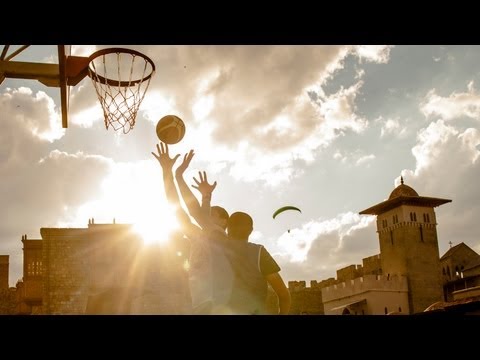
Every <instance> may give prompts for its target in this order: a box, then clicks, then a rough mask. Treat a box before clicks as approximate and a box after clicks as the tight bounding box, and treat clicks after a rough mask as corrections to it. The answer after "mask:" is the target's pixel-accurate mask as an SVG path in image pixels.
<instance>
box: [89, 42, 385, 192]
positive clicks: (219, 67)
mask: <svg viewBox="0 0 480 360" xmlns="http://www.w3.org/2000/svg"><path fill="white" fill-rule="evenodd" d="M146 49H147V48H145V49H144V50H146ZM352 49H353V48H352V47H348V46H343V47H342V46H212V47H196V46H188V47H185V46H176V47H169V46H166V47H161V48H157V47H149V48H148V51H149V52H150V53H148V55H149V56H151V57H153V58H155V61H156V64H157V68H158V71H157V74H156V76H155V78H154V79H153V80H152V84H151V87H150V89H149V92H148V93H147V96H146V98H145V100H144V103H143V104H142V107H141V109H142V110H141V113H142V116H145V117H146V118H147V119H148V120H150V121H152V122H155V121H157V120H158V119H159V118H160V117H161V116H162V115H164V114H165V113H175V114H177V115H179V116H180V117H181V118H182V119H183V120H184V121H185V124H186V126H187V134H186V137H185V139H184V140H183V141H182V145H183V146H184V147H186V148H187V147H191V148H196V149H201V152H200V151H199V157H198V158H199V159H205V161H206V162H208V167H209V169H225V168H226V167H227V168H228V169H229V172H230V175H232V176H233V177H235V178H236V179H239V180H243V181H248V182H251V181H258V180H261V181H265V182H266V183H267V184H269V185H271V186H276V185H279V184H281V183H284V182H285V181H289V180H291V179H292V178H293V177H296V176H298V175H300V174H301V172H299V171H296V170H294V169H293V163H294V161H295V160H302V161H304V162H306V163H310V162H312V161H313V160H314V159H315V154H316V152H317V151H318V150H319V149H321V148H324V147H327V146H329V145H330V144H331V143H332V141H333V140H334V139H335V138H337V137H338V136H342V135H343V134H344V133H345V131H349V130H350V131H353V132H356V133H360V132H362V131H364V130H365V129H366V128H367V126H368V121H367V120H366V119H365V118H363V117H361V116H358V115H357V114H356V106H355V101H356V96H357V94H358V93H359V91H360V88H361V86H362V84H363V82H361V81H359V82H357V83H355V84H354V85H352V86H350V87H348V88H341V89H340V90H339V91H338V92H336V93H334V94H331V95H328V96H327V95H325V94H324V93H323V90H322V88H321V86H322V85H323V84H324V83H325V82H326V81H327V80H328V79H331V78H332V77H334V76H335V74H336V71H337V70H339V69H341V68H342V67H343V61H344V59H345V58H346V56H347V55H348V54H349V53H351V52H352V51H353V50H352ZM139 50H140V51H144V50H142V48H139ZM354 53H355V54H357V52H356V51H354ZM371 54H385V50H382V49H380V48H378V49H377V50H375V51H373V50H371ZM378 56H380V55H378ZM378 56H377V57H378ZM373 58H375V56H373V55H371V56H370V57H369V58H368V59H373ZM378 58H379V57H378ZM372 61H373V60H372ZM172 64H176V65H174V67H173V68H172ZM165 69H169V71H168V72H167V71H166V70H165ZM312 89H313V91H314V92H315V94H318V96H317V101H315V102H312V100H311V99H310V97H309V96H308V94H307V91H308V90H310V91H312ZM82 106H85V105H82ZM192 133H195V134H196V136H195V138H190V137H189V136H190V134H192Z"/></svg>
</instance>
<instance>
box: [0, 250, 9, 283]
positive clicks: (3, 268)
mask: <svg viewBox="0 0 480 360" xmlns="http://www.w3.org/2000/svg"><path fill="white" fill-rule="evenodd" d="M8 259H9V255H0V291H1V290H8V287H9V286H8V271H9V263H8Z"/></svg>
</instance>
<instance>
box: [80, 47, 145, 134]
mask: <svg viewBox="0 0 480 360" xmlns="http://www.w3.org/2000/svg"><path fill="white" fill-rule="evenodd" d="M89 61H90V63H89V65H88V75H89V76H90V78H91V79H92V82H93V85H94V87H95V90H96V92H97V95H98V99H99V100H100V103H101V104H102V109H103V115H104V118H105V127H106V128H107V130H108V127H109V126H110V125H111V126H112V127H113V129H114V130H119V129H123V133H124V134H126V133H128V132H129V131H130V130H131V129H132V128H133V126H134V125H135V118H136V116H137V111H138V109H139V107H140V104H141V102H142V100H143V98H144V96H145V93H146V91H147V89H148V86H149V85H150V80H151V78H152V75H153V74H154V72H155V64H154V63H153V61H152V60H151V59H150V58H149V57H148V56H146V55H144V54H142V53H140V52H138V51H135V50H131V49H124V48H109V49H103V50H99V51H97V52H94V53H93V54H92V55H90V57H89Z"/></svg>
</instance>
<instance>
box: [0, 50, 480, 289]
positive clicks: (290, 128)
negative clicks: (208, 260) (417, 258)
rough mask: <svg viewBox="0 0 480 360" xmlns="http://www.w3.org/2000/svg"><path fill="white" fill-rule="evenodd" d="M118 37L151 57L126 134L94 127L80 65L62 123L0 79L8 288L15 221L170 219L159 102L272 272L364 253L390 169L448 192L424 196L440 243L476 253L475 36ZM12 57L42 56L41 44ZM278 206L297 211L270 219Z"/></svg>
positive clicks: (49, 58)
mask: <svg viewBox="0 0 480 360" xmlns="http://www.w3.org/2000/svg"><path fill="white" fill-rule="evenodd" d="M114 46H115V47H118V45H112V46H102V47H114ZM122 47H129V48H132V49H135V50H138V51H141V52H143V53H145V54H147V55H148V56H149V57H151V58H152V59H153V61H154V62H155V64H156V67H157V71H156V73H155V75H154V77H153V79H152V82H151V84H150V88H149V90H148V92H147V94H146V96H145V99H144V101H143V103H142V106H141V108H140V111H139V114H138V117H137V120H136V126H135V128H134V129H133V130H132V131H130V133H128V134H126V135H125V134H123V133H121V131H119V132H115V131H114V130H113V129H111V128H110V129H109V130H108V131H107V130H106V129H105V127H104V124H103V115H102V111H101V108H100V106H99V103H98V100H97V98H96V93H95V91H94V88H93V85H92V83H91V80H90V79H89V78H86V79H84V80H83V81H82V82H81V83H80V84H78V85H77V86H76V87H74V88H72V90H71V95H72V96H71V98H70V100H71V106H70V123H69V127H68V128H67V129H61V120H60V116H59V113H60V108H59V98H60V97H59V89H58V88H48V87H46V86H44V85H42V84H41V83H39V82H37V81H33V80H19V79H6V80H5V81H3V83H2V84H1V85H0V125H1V131H0V176H1V179H2V180H1V183H2V186H1V187H0V203H1V204H2V207H1V208H0V254H8V255H10V285H11V286H14V285H15V283H16V281H17V280H18V279H20V278H21V276H22V243H21V236H22V234H27V236H28V238H30V239H40V228H41V227H83V228H85V227H87V224H88V219H89V218H92V217H93V218H95V222H96V223H111V222H112V221H113V218H115V219H116V222H117V223H135V224H136V225H137V227H139V228H143V229H150V230H153V231H154V233H155V231H158V229H157V230H155V226H163V227H168V226H169V224H171V223H172V221H173V220H172V216H171V211H169V209H168V206H167V203H166V199H165V195H164V192H163V183H162V179H161V169H160V167H159V165H158V162H157V161H156V160H155V159H154V158H153V156H152V155H151V154H150V152H151V151H154V150H155V144H156V143H157V138H156V134H155V126H156V123H157V121H158V119H160V118H161V117H162V116H164V115H166V114H176V115H178V116H180V117H181V118H182V119H183V120H184V122H185V124H186V135H185V137H184V139H183V140H182V141H181V142H180V143H178V144H176V145H173V146H171V148H170V152H171V153H173V154H176V153H180V154H182V155H183V154H185V153H187V152H188V151H189V150H190V149H192V148H193V149H194V150H195V153H196V155H195V157H194V159H193V161H192V164H191V167H190V169H189V171H187V173H186V177H185V178H186V180H187V183H192V184H193V181H192V180H191V179H192V177H193V176H195V175H197V173H198V171H199V170H206V171H207V173H208V176H209V180H212V181H213V180H216V181H217V182H218V185H217V188H216V190H215V192H214V194H213V199H212V205H215V204H218V205H221V206H223V207H225V208H226V209H227V211H228V212H229V213H232V212H235V211H245V212H248V213H249V214H251V215H252V217H253V219H254V227H255V232H254V233H253V235H252V237H251V240H252V241H253V242H257V243H260V244H263V245H265V246H266V248H267V249H268V250H269V251H270V253H272V255H274V257H275V258H276V260H277V262H278V263H279V265H280V266H281V268H282V272H281V274H282V276H283V277H284V279H285V280H286V281H289V280H307V281H310V280H322V279H325V278H328V277H334V276H335V275H336V270H337V269H339V268H341V267H344V266H347V265H350V264H361V262H362V259H363V258H364V257H367V256H371V255H374V254H377V253H379V245H378V238H377V233H376V227H375V221H374V220H375V217H373V216H360V215H358V212H359V211H361V210H363V209H366V208H368V207H370V206H372V205H375V204H377V203H379V202H381V201H383V200H385V199H386V198H388V196H389V194H390V192H391V191H392V190H393V189H394V187H395V186H396V185H398V184H399V181H400V175H401V174H403V176H404V179H405V183H406V184H407V185H409V186H411V187H413V188H414V189H415V190H416V191H417V192H418V193H419V194H420V195H423V196H431V197H441V198H447V199H452V200H453V202H452V203H449V204H446V205H443V206H441V207H439V208H436V209H435V211H436V213H437V220H438V227H437V231H438V239H439V248H440V255H442V254H444V253H445V251H446V250H447V249H448V247H449V244H448V242H449V241H451V242H452V243H453V244H458V243H460V242H464V243H466V244H467V245H468V246H470V247H471V248H473V249H474V250H475V251H477V252H479V253H480V237H479V236H478V234H480V222H479V221H478V218H479V216H480V191H479V187H478V178H480V176H479V175H480V164H479V159H478V155H479V153H480V133H479V129H480V122H479V121H480V92H479V90H477V86H478V84H479V82H480V47H479V46H263V45H256V46H219V45H215V46H152V45H149V46H130V45H123V46H122ZM1 48H3V46H2V47H1ZM99 48H100V47H96V46H74V47H73V54H74V55H78V56H87V55H89V54H90V53H92V52H93V51H95V50H96V49H99ZM14 60H16V61H36V62H55V63H56V62H57V56H56V46H50V45H49V46H40V45H36V46H31V47H29V48H28V49H27V50H25V51H24V52H23V53H22V54H20V55H19V56H17V57H15V58H14ZM178 163H180V161H178ZM194 191H195V190H194ZM284 205H293V206H297V207H299V208H300V209H302V213H301V214H300V213H298V212H295V211H290V212H285V213H283V214H281V215H279V216H278V217H277V218H276V219H275V220H273V219H272V214H273V212H274V211H275V210H276V209H278V208H279V207H281V206H284ZM289 229H290V232H288V230H289Z"/></svg>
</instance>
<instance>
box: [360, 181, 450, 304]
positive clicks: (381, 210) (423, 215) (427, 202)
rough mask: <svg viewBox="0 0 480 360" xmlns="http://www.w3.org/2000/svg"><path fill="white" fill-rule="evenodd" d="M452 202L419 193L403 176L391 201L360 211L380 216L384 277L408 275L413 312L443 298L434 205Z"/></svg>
mask: <svg viewBox="0 0 480 360" xmlns="http://www.w3.org/2000/svg"><path fill="white" fill-rule="evenodd" d="M448 202H451V200H448V199H441V198H433V197H425V196H419V195H418V193H417V192H416V191H415V190H414V189H412V188H411V187H410V186H408V185H405V184H404V183H403V177H402V178H401V183H400V185H399V186H397V187H396V188H395V189H394V190H393V191H392V193H391V194H390V196H389V198H388V200H386V201H383V202H381V203H379V204H376V205H374V206H372V207H370V208H368V209H365V210H363V211H361V212H360V214H362V215H376V216H377V233H378V237H379V242H380V254H381V263H382V271H383V276H386V277H387V279H388V278H393V277H395V276H396V277H406V280H407V284H408V307H409V311H410V313H418V312H421V311H423V310H425V309H426V308H427V307H428V306H429V305H431V304H432V303H434V302H436V301H439V300H441V299H442V298H443V291H442V278H441V268H440V257H439V251H438V237H437V221H436V216H435V211H434V208H435V207H437V206H440V205H442V204H446V203H448Z"/></svg>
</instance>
